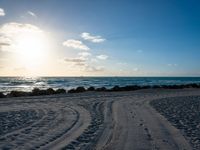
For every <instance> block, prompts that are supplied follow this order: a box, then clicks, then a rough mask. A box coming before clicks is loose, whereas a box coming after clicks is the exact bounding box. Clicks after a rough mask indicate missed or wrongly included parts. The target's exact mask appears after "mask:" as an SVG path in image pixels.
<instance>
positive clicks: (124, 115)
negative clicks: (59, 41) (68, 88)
mask: <svg viewBox="0 0 200 150" xmlns="http://www.w3.org/2000/svg"><path fill="white" fill-rule="evenodd" d="M199 101H200V90H199V89H181V90H178V89H177V90H166V89H153V90H152V89H147V90H138V91H132V92H85V93H76V94H65V95H53V96H38V97H21V98H2V99H0V149H3V150H8V149H17V150H22V149H27V150H28V149H41V150H48V149H55V150H58V149H62V150H68V149H69V150H70V149H71V150H72V149H83V150H84V149H87V150H90V149H91V150H93V149H97V150H151V149H152V150H159V149H160V150H190V149H199V148H200V146H199V145H200V135H199V133H200V124H199V123H200V122H199V119H198V118H199V112H198V111H199V103H200V102H199ZM191 116H192V117H191Z"/></svg>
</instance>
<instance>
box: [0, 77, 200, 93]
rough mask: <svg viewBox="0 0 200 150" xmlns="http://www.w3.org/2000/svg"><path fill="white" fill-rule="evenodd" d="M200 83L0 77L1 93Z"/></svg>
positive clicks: (159, 79) (183, 79)
mask: <svg viewBox="0 0 200 150" xmlns="http://www.w3.org/2000/svg"><path fill="white" fill-rule="evenodd" d="M189 83H197V84H199V83H200V77H0V92H3V93H8V92H10V91H13V90H19V91H31V90H32V89H33V88H39V89H47V88H53V89H58V88H64V89H66V90H69V89H72V88H76V87H78V86H84V87H85V88H88V87H90V86H93V87H106V88H111V87H113V86H115V85H118V86H126V85H175V84H176V85H180V84H189Z"/></svg>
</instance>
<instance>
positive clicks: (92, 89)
mask: <svg viewBox="0 0 200 150" xmlns="http://www.w3.org/2000/svg"><path fill="white" fill-rule="evenodd" d="M87 90H88V91H95V88H94V87H93V86H91V87H89V88H88V89H87Z"/></svg>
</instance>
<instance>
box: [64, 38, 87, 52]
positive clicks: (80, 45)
mask: <svg viewBox="0 0 200 150" xmlns="http://www.w3.org/2000/svg"><path fill="white" fill-rule="evenodd" d="M63 46H67V47H70V48H74V49H79V50H86V51H87V50H90V48H89V47H88V46H87V45H85V44H83V42H82V41H79V40H73V39H70V40H67V41H64V42H63Z"/></svg>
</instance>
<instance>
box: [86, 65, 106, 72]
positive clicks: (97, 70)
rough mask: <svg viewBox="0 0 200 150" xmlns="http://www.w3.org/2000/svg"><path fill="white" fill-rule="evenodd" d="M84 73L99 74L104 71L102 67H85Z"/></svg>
mask: <svg viewBox="0 0 200 150" xmlns="http://www.w3.org/2000/svg"><path fill="white" fill-rule="evenodd" d="M84 70H85V71H87V72H100V71H104V70H105V69H104V67H103V66H89V65H88V66H86V67H85V68H84Z"/></svg>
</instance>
